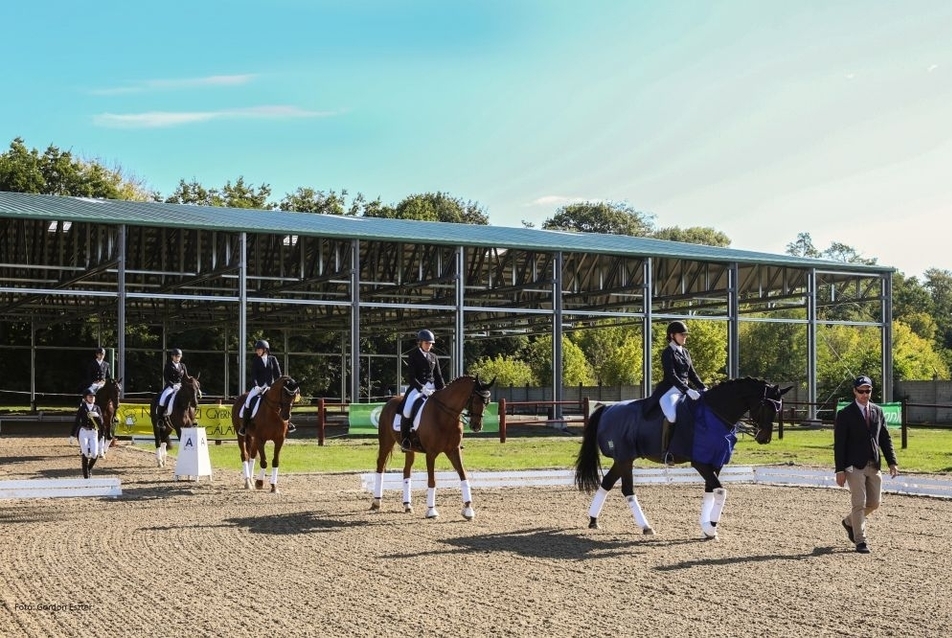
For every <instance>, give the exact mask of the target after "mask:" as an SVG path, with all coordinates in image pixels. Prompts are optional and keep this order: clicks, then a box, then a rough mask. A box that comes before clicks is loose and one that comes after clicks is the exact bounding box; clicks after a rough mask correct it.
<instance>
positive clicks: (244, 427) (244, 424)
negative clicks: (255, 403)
mask: <svg viewBox="0 0 952 638" xmlns="http://www.w3.org/2000/svg"><path fill="white" fill-rule="evenodd" d="M249 427H251V408H246V409H245V416H244V418H242V420H241V428H239V430H238V434H239V436H244V435H245V433H246V432H247V431H248V428H249Z"/></svg>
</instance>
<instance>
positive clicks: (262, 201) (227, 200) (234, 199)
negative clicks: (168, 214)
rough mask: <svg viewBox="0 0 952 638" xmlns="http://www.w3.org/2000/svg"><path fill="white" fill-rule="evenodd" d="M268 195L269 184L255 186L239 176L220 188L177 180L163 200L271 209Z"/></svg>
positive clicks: (178, 202)
mask: <svg viewBox="0 0 952 638" xmlns="http://www.w3.org/2000/svg"><path fill="white" fill-rule="evenodd" d="M270 196H271V187H270V186H268V185H267V184H261V185H260V186H258V187H257V188H255V187H252V186H249V185H247V184H245V179H244V177H239V178H238V179H237V180H236V181H235V183H234V184H232V183H231V181H228V182H225V185H224V186H223V187H222V189H221V190H218V189H215V188H211V189H208V188H205V187H204V186H203V185H202V184H200V183H198V181H196V180H192V181H191V182H188V183H186V181H185V180H179V184H178V186H177V187H176V189H175V191H174V192H173V193H172V194H171V195H169V196H168V197H167V198H165V202H166V203H167V204H194V205H196V206H216V207H225V208H245V209H255V210H273V209H274V208H275V206H274V205H273V204H269V203H268V197H270Z"/></svg>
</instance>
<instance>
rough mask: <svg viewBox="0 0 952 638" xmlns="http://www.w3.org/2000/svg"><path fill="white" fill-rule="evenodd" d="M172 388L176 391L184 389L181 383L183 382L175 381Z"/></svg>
mask: <svg viewBox="0 0 952 638" xmlns="http://www.w3.org/2000/svg"><path fill="white" fill-rule="evenodd" d="M172 389H173V390H175V391H176V392H178V391H179V390H181V389H182V384H181V383H173V384H172Z"/></svg>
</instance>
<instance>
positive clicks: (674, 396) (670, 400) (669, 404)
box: [658, 387, 684, 423]
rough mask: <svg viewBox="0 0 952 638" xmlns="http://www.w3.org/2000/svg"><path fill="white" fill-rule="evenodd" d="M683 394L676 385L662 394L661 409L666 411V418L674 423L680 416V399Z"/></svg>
mask: <svg viewBox="0 0 952 638" xmlns="http://www.w3.org/2000/svg"><path fill="white" fill-rule="evenodd" d="M683 396H684V395H683V394H681V391H680V390H678V389H677V388H676V387H672V388H671V389H670V390H668V391H667V392H665V393H664V394H663V395H661V399H660V400H659V401H658V403H660V404H661V411H662V412H664V416H665V418H667V419H668V421H671V423H674V422H675V420H676V419H677V418H678V401H680V400H681V397H683Z"/></svg>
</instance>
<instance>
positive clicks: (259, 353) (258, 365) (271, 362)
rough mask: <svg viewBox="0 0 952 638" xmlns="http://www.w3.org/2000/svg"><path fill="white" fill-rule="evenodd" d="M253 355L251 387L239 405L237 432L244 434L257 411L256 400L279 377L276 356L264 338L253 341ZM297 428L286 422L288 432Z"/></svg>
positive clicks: (278, 364) (279, 372)
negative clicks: (239, 421)
mask: <svg viewBox="0 0 952 638" xmlns="http://www.w3.org/2000/svg"><path fill="white" fill-rule="evenodd" d="M254 350H255V356H254V358H253V359H252V360H251V388H250V389H249V390H248V394H247V395H246V396H245V401H244V403H243V404H242V406H241V411H240V413H239V415H238V416H239V417H240V420H241V426H240V427H239V429H238V434H239V435H241V436H244V435H245V433H246V431H247V429H248V428H249V427H250V426H251V425H252V418H253V417H254V414H255V412H257V410H258V408H257V402H258V401H260V398H259V397H261V396H262V395H263V394H264V393H266V392H267V391H268V388H270V387H271V386H272V385H273V384H274V383H275V382H276V381H277V380H278V379H280V378H281V376H282V375H281V364H280V363H278V359H277V357H275V356H274V355H273V354H271V345H270V344H269V343H268V342H267V341H265V340H264V339H259V340H258V341H256V342H255V348H254ZM296 429H297V428H296V427H295V426H294V424H293V423H290V422H288V432H289V433H290V432H294V431H295V430H296Z"/></svg>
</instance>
